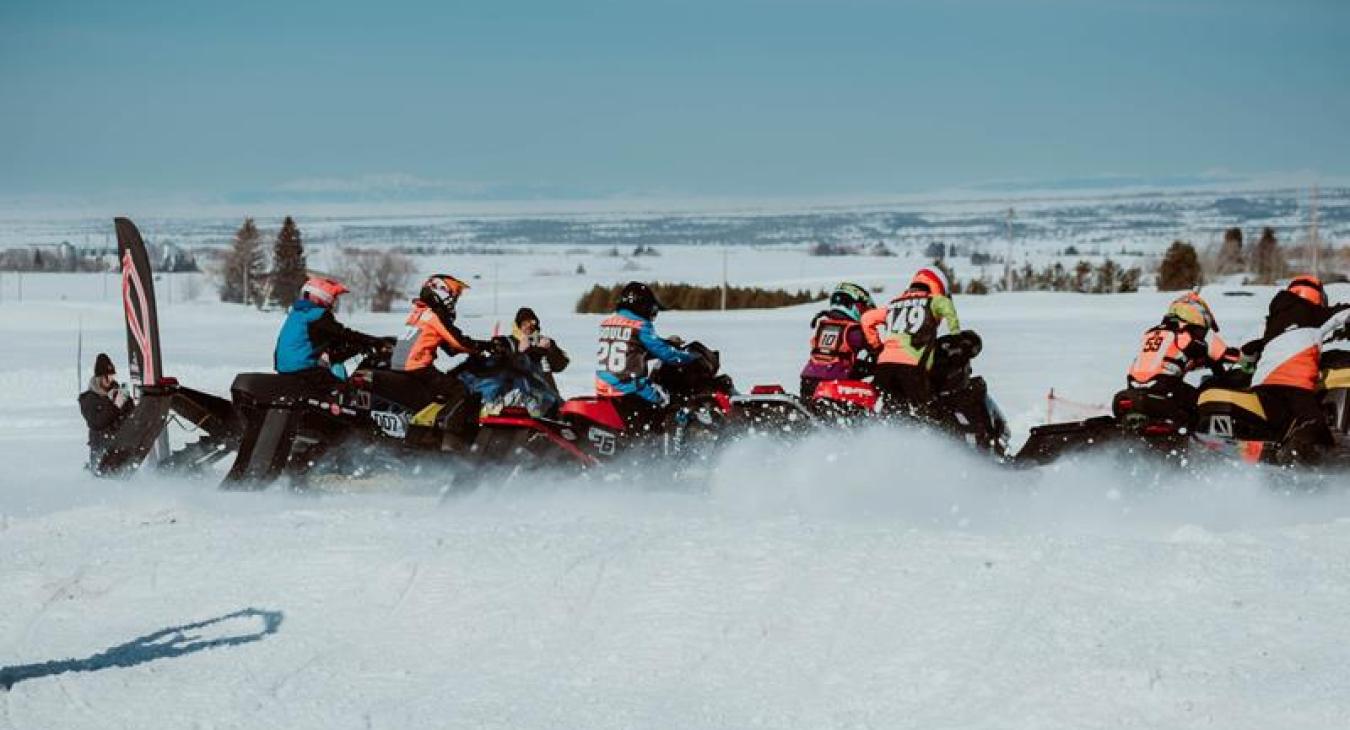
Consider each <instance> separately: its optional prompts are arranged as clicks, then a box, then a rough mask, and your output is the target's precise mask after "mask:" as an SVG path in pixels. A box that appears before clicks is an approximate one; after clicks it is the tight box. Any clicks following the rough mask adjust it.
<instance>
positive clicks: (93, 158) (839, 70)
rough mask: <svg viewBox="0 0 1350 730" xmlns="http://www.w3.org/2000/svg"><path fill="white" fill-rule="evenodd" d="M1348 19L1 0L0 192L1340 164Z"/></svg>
mask: <svg viewBox="0 0 1350 730" xmlns="http://www.w3.org/2000/svg"><path fill="white" fill-rule="evenodd" d="M279 6H284V7H279ZM1347 27H1350V3H1346V2H1335V1H1330V2H1311V1H1299V0H1286V1H1285V2H1269V3H1261V2H1249V1H1246V0H1228V1H1225V2H1218V1H1215V2H1208V1H1203V0H1202V1H1199V2H1184V1H1183V0H1173V1H1170V2H1167V1H1162V0H1158V1H1152V0H1136V1H1126V0H1119V1H1112V0H1078V1H1069V0H1028V1H1026V2H1013V1H1011V0H1008V1H1004V2H986V1H981V0H951V1H948V2H929V3H909V2H870V1H865V0H834V1H832V2H807V1H805V0H782V1H780V2H753V1H741V0H720V1H717V2H703V1H702V0H684V1H682V2H647V3H637V2H630V3H617V2H613V3H612V2H591V1H589V0H576V1H566V0H563V1H556V2H515V1H512V0H494V1H491V2H481V3H465V2H453V1H451V2H427V3H415V2H402V3H400V2H373V1H370V0H366V1H364V2H359V3H356V2H346V1H345V0H333V1H332V2H324V3H319V2H315V3H307V2H294V3H270V2H253V0H242V1H239V2H203V3H198V2H135V1H132V2H125V3H106V2H80V1H61V0H45V1H43V2H28V0H7V2H4V3H3V4H0V99H4V100H5V101H4V103H3V104H0V194H3V195H9V196H16V195H18V196H23V195H57V196H59V195H105V194H111V193H116V192H124V191H133V192H135V193H137V194H167V193H175V194H183V193H188V194H199V195H203V196H211V197H217V198H223V199H231V200H245V201H247V200H252V199H260V200H261V199H266V198H269V197H275V196H282V197H285V196H292V197H312V198H316V199H319V198H325V197H337V198H341V197H344V196H349V197H360V196H364V195H375V196H378V195H382V194H390V195H412V196H429V197H447V198H531V197H548V198H588V197H608V196H615V195H651V196H683V197H715V196H728V197H747V198H765V197H775V196H840V195H866V194H893V193H910V192H922V191H928V190H935V189H942V188H950V187H958V186H972V185H982V184H987V183H989V182H990V181H1006V180H1035V181H1057V180H1065V179H1091V178H1096V177H1100V176H1121V177H1122V178H1129V179H1132V180H1138V179H1143V180H1150V179H1158V180H1164V179H1166V180H1177V179H1182V180H1185V179H1190V178H1191V177H1194V176H1204V175H1208V174H1213V172H1214V171H1224V172H1223V174H1225V175H1227V174H1233V175H1248V174H1256V173H1266V172H1274V171H1281V172H1283V171H1310V172H1312V173H1316V174H1320V175H1330V176H1336V175H1343V174H1345V173H1347V172H1350V142H1348V141H1347V139H1346V137H1347V132H1350V121H1348V120H1350V50H1347V48H1348V46H1347V44H1346V42H1345V31H1346V28H1347Z"/></svg>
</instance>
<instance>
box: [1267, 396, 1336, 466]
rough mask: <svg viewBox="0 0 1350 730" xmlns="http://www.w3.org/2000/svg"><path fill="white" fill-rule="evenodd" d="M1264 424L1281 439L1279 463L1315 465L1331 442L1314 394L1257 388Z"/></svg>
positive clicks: (1318, 402) (1320, 407)
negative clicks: (1264, 413) (1264, 414)
mask: <svg viewBox="0 0 1350 730" xmlns="http://www.w3.org/2000/svg"><path fill="white" fill-rule="evenodd" d="M1256 394H1257V396H1258V397H1259V398H1260V399H1261V408H1262V409H1264V410H1265V412H1266V422H1267V423H1269V424H1270V425H1271V427H1272V428H1273V429H1274V431H1275V433H1276V434H1277V435H1278V436H1279V439H1280V451H1281V458H1282V460H1287V461H1289V462H1291V463H1292V462H1297V463H1300V464H1316V463H1317V462H1319V461H1321V459H1322V452H1323V450H1324V449H1326V447H1328V446H1331V444H1332V443H1333V441H1332V436H1331V429H1330V428H1328V427H1327V419H1326V414H1324V413H1323V412H1322V403H1321V401H1320V400H1319V399H1318V397H1317V393H1316V391H1312V390H1306V389H1304V388H1292V387H1289V386H1284V385H1262V386H1258V387H1257V388H1256Z"/></svg>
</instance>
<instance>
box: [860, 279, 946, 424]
mask: <svg viewBox="0 0 1350 730" xmlns="http://www.w3.org/2000/svg"><path fill="white" fill-rule="evenodd" d="M950 291H951V288H950V286H948V284H947V277H946V275H945V274H943V273H942V270H941V269H939V268H937V267H936V266H925V267H923V268H921V269H919V270H918V271H917V272H915V273H914V278H913V280H911V281H910V283H909V288H908V289H906V290H905V292H904V293H903V294H901V295H900V296H898V297H896V298H894V299H892V300H891V301H890V303H889V304H887V305H886V306H885V307H884V308H877V309H873V310H871V311H869V312H867V313H866V314H864V315H863V316H862V330H863V335H864V336H865V337H866V338H867V344H868V347H869V348H870V349H872V350H874V351H875V350H880V351H881V354H880V355H878V356H877V366H876V375H875V376H874V377H873V378H872V383H873V384H874V385H876V387H877V389H878V390H880V391H881V392H882V393H883V394H884V395H885V396H886V404H887V408H888V409H889V410H890V411H891V412H892V413H898V412H900V411H901V409H902V408H903V407H905V406H908V410H909V411H910V412H911V413H914V414H918V415H924V414H926V411H927V410H928V408H929V406H930V405H931V401H932V398H933V386H932V382H931V372H930V371H931V369H932V367H933V355H934V344H935V343H936V342H937V338H938V329H939V326H940V324H941V322H943V321H946V323H947V327H948V329H949V331H950V332H952V333H956V332H959V331H960V330H961V322H960V320H959V319H957V316H956V306H955V305H954V304H952V300H951V296H950Z"/></svg>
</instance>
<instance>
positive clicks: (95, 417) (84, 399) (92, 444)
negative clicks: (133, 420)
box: [80, 352, 134, 469]
mask: <svg viewBox="0 0 1350 730" xmlns="http://www.w3.org/2000/svg"><path fill="white" fill-rule="evenodd" d="M133 407H134V404H133V403H132V401H131V396H130V395H129V394H128V393H127V392H126V390H125V389H124V388H123V387H122V386H121V385H120V384H119V383H118V382H117V370H116V368H114V367H113V362H112V358H110V357H108V356H107V355H106V354H104V353H101V352H100V353H99V354H98V357H97V358H96V359H95V360H94V377H92V378H90V379H89V390H86V391H84V392H83V393H81V394H80V413H81V414H83V415H84V422H85V423H86V424H88V425H89V468H90V469H97V468H98V462H99V460H100V459H102V458H103V452H105V451H107V450H108V447H109V446H110V445H112V442H113V438H114V437H115V436H116V435H117V429H118V428H119V427H120V426H121V425H122V422H123V421H125V420H126V419H127V417H128V416H130V415H131V409H132V408H133Z"/></svg>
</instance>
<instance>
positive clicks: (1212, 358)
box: [1126, 292, 1238, 412]
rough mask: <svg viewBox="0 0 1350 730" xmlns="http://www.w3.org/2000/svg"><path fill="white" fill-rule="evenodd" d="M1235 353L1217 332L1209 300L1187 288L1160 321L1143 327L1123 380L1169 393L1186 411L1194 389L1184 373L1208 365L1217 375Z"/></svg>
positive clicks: (1235, 359) (1233, 357)
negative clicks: (1136, 353)
mask: <svg viewBox="0 0 1350 730" xmlns="http://www.w3.org/2000/svg"><path fill="white" fill-rule="evenodd" d="M1237 354H1238V353H1237V350H1235V349H1232V348H1230V347H1228V345H1227V344H1226V343H1225V342H1224V341H1223V338H1222V337H1220V336H1219V323H1218V320H1216V319H1215V318H1214V311H1213V310H1212V309H1210V307H1209V303H1208V302H1206V301H1205V300H1204V298H1203V297H1201V296H1200V295H1199V294H1198V293H1196V292H1186V293H1185V294H1183V295H1181V296H1179V297H1177V298H1176V299H1174V300H1172V302H1171V304H1169V305H1168V307H1167V313H1166V314H1164V315H1163V318H1162V321H1161V322H1159V323H1158V324H1156V325H1154V326H1152V327H1150V328H1149V329H1147V330H1145V331H1144V338H1143V341H1142V342H1141V344H1140V346H1139V354H1138V355H1137V356H1136V357H1135V359H1134V362H1133V363H1132V364H1131V365H1130V371H1129V374H1128V375H1127V376H1126V382H1127V384H1128V385H1130V386H1131V387H1145V388H1159V389H1161V390H1164V391H1166V392H1168V393H1171V394H1172V396H1173V397H1175V398H1177V399H1178V400H1179V401H1180V403H1181V405H1182V406H1183V407H1185V408H1186V409H1187V411H1188V412H1189V411H1190V410H1192V409H1194V407H1195V399H1196V395H1197V392H1196V389H1195V388H1194V387H1193V386H1191V385H1189V384H1187V383H1186V381H1185V378H1186V373H1188V372H1190V371H1192V370H1195V369H1197V368H1200V367H1204V366H1208V367H1209V368H1210V369H1211V370H1213V371H1214V373H1215V375H1219V374H1221V373H1222V372H1223V368H1224V365H1223V364H1224V363H1226V362H1236V361H1237Z"/></svg>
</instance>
